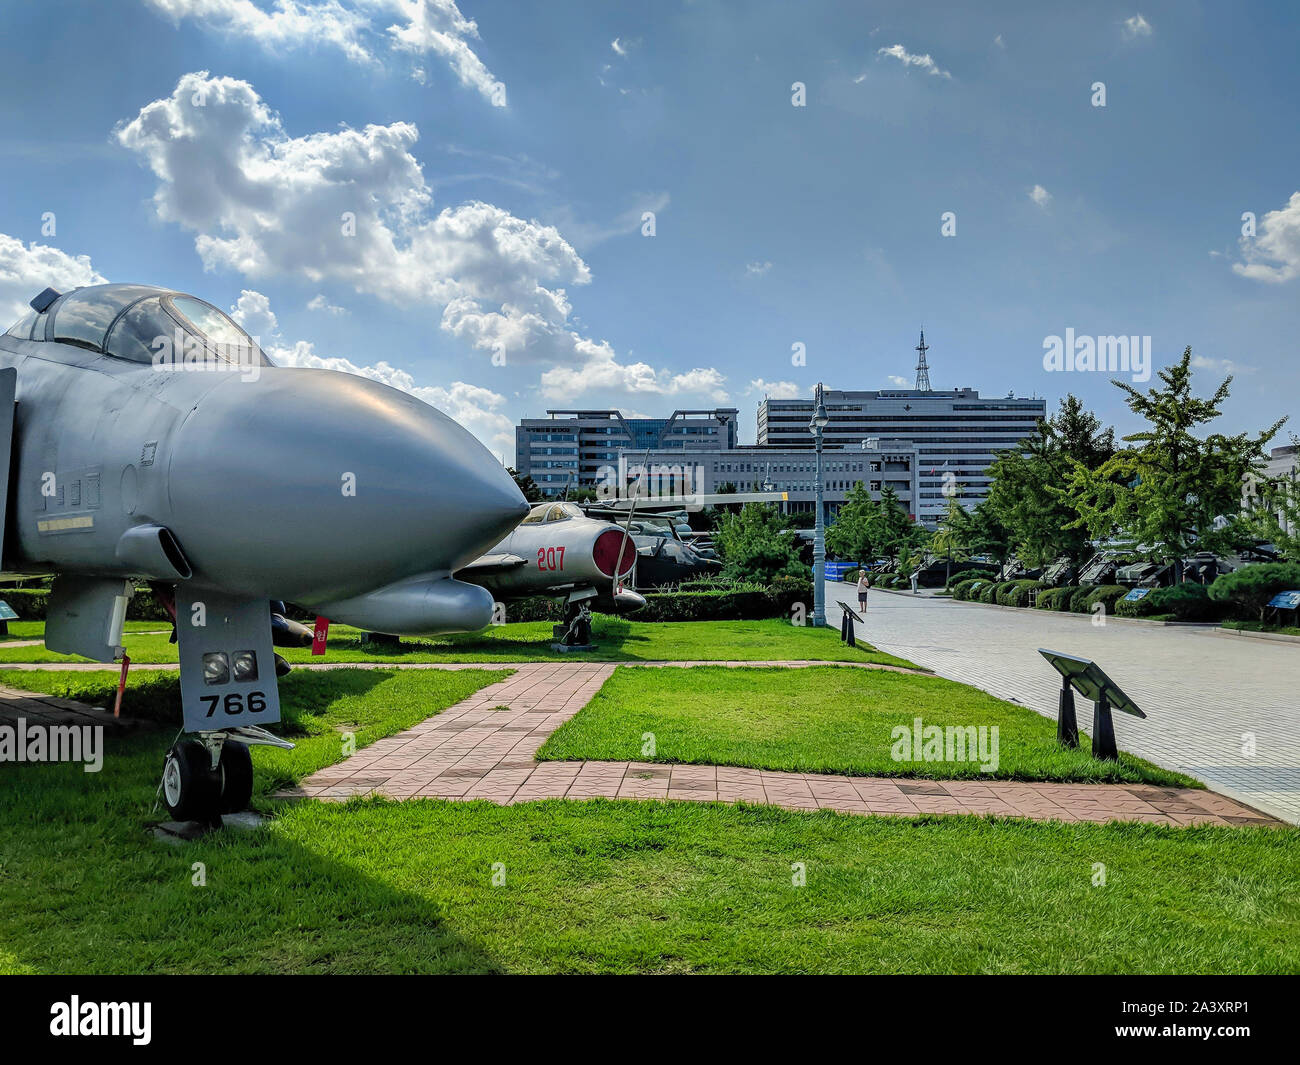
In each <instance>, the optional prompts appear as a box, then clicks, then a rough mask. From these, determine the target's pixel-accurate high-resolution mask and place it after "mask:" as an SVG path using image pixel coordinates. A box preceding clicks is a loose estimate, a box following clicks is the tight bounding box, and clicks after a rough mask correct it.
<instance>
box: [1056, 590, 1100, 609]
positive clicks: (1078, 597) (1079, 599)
mask: <svg viewBox="0 0 1300 1065" xmlns="http://www.w3.org/2000/svg"><path fill="white" fill-rule="evenodd" d="M1096 588H1097V585H1095V584H1081V585H1079V586H1078V587H1077V588H1075V589H1074V591H1073V592H1071V593H1070V598H1069V600H1068V601H1067V603H1066V606H1065V607H1064V609H1065V610H1068V611H1069V612H1070V613H1071V614H1086V613H1087V612H1088V596H1090V595H1091V594H1092V593H1093V591H1094V590H1095V589H1096Z"/></svg>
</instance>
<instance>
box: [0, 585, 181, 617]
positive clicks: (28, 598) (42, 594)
mask: <svg viewBox="0 0 1300 1065" xmlns="http://www.w3.org/2000/svg"><path fill="white" fill-rule="evenodd" d="M0 599H3V600H4V601H5V602H6V603H8V604H9V605H10V606H11V607H13V608H14V613H16V614H17V615H18V616H19V617H20V618H21V619H22V620H23V621H44V620H45V615H46V612H47V611H48V609H49V605H50V589H49V588H48V587H36V588H5V589H4V590H3V591H0ZM126 617H127V620H128V621H166V622H170V621H171V619H172V618H171V615H170V614H169V613H167V610H166V608H165V607H164V606H163V605H162V603H160V602H158V600H157V599H155V598H154V594H153V592H152V591H151V590H150V589H149V588H148V587H147V586H146V587H138V588H136V590H135V595H134V597H132V599H131V601H130V602H129V603H128V604H127V608H126Z"/></svg>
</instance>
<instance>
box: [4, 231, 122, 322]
mask: <svg viewBox="0 0 1300 1065" xmlns="http://www.w3.org/2000/svg"><path fill="white" fill-rule="evenodd" d="M105 280H106V278H104V277H103V276H102V275H101V274H100V273H99V271H98V270H96V269H95V268H94V267H93V266H91V265H90V256H88V255H69V254H68V253H67V252H64V251H60V250H59V249H58V248H54V247H51V246H49V245H48V244H37V243H36V242H35V241H33V242H32V243H31V244H30V245H27V244H24V243H23V242H22V241H21V240H19V239H18V238H17V237H11V236H8V235H7V234H4V233H0V323H2V324H0V329H7V328H9V326H11V325H12V324H13V323H14V322H16V321H18V319H19V318H21V317H22V316H23V315H25V314H26V313H27V312H28V311H30V310H31V307H30V306H29V303H28V301H30V300H31V298H32V297H33V296H35V295H36V294H37V293H38V292H41V291H43V290H44V289H46V288H51V287H52V288H56V289H58V290H59V291H60V292H67V291H68V290H69V289H73V288H78V287H80V286H82V285H102V284H103V283H104V282H105Z"/></svg>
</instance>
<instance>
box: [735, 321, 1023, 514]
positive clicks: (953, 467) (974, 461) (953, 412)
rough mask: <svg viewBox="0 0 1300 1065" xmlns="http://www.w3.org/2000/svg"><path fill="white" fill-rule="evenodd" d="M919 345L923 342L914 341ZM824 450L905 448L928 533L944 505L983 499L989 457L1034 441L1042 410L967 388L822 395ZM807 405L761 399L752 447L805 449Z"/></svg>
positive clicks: (809, 409)
mask: <svg viewBox="0 0 1300 1065" xmlns="http://www.w3.org/2000/svg"><path fill="white" fill-rule="evenodd" d="M922 343H924V340H923V341H922ZM824 399H825V403H826V412H827V414H828V415H829V416H830V424H829V425H828V426H827V427H826V431H825V440H826V443H827V445H828V446H831V445H835V446H839V447H842V448H845V449H853V448H856V447H858V446H859V444H860V442H861V441H863V440H866V439H870V438H876V437H879V438H892V439H896V440H907V441H911V442H912V443H913V444H915V446H916V451H917V462H918V465H919V471H918V474H919V492H918V496H917V507H916V517H917V520H918V521H920V522H922V523H924V524H925V525H928V526H930V527H933V526H934V525H936V524H937V523H938V521H939V520H940V518H942V517H943V514H944V511H945V510H946V509H947V506H948V500H949V498H955V499H956V500H957V501H958V502H959V503H961V504H962V505H963V506H965V507H968V508H969V507H973V506H975V504H977V503H978V502H979V501H980V500H981V499H983V498H984V497H985V496H986V495H987V494H988V486H989V484H990V478H989V476H988V468H989V466H990V465H991V464H992V462H993V459H994V456H995V453H996V452H998V451H1002V450H1005V449H1006V448H1011V447H1015V446H1016V445H1017V444H1021V443H1023V442H1024V441H1025V440H1026V439H1027V438H1030V437H1032V436H1034V435H1035V432H1036V425H1037V422H1038V419H1040V418H1042V417H1045V416H1046V412H1047V403H1046V401H1045V400H1042V399H1025V398H1020V397H1017V396H1014V395H1008V396H1005V397H1000V398H993V397H985V396H981V395H980V394H979V392H978V391H976V390H975V389H973V388H958V389H952V390H935V391H930V390H925V389H891V390H882V391H877V392H842V391H834V390H827V391H825V393H824ZM812 411H813V401H812V399H764V400H762V401H761V402H760V403H759V407H758V444H759V446H760V447H762V446H766V447H769V448H771V447H789V446H793V445H803V446H806V445H807V443H808V442H809V441H810V440H811V437H810V435H809V432H808V422H809V419H810V418H811V417H812ZM945 489H946V491H945Z"/></svg>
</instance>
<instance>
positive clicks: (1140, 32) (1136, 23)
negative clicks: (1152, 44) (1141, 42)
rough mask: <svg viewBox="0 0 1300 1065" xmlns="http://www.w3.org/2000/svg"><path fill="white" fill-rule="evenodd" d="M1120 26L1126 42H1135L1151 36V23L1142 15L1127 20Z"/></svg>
mask: <svg viewBox="0 0 1300 1065" xmlns="http://www.w3.org/2000/svg"><path fill="white" fill-rule="evenodd" d="M1120 25H1121V27H1122V30H1121V32H1122V33H1123V34H1124V40H1126V41H1135V40H1137V39H1138V38H1139V37H1150V36H1151V23H1149V22H1148V21H1147V20H1146V19H1145V18H1143V17H1142V15H1141V14H1140V13H1139V14H1137V15H1133V16H1131V17H1130V18H1126V19H1125V20H1124V21H1123V22H1122V23H1121V24H1120Z"/></svg>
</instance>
